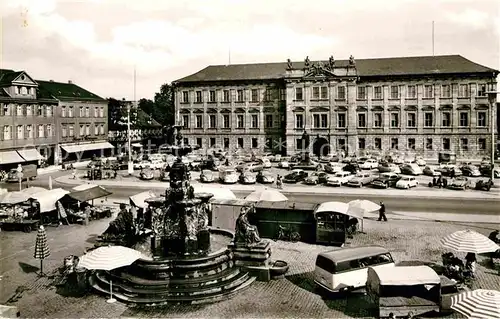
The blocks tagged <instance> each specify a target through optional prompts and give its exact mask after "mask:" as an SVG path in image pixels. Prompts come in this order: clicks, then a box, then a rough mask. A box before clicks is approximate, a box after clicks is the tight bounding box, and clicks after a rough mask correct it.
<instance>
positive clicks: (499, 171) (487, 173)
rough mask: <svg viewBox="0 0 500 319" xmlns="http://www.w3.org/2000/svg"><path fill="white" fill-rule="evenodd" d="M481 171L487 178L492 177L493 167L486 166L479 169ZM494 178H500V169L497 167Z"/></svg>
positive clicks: (494, 170)
mask: <svg viewBox="0 0 500 319" xmlns="http://www.w3.org/2000/svg"><path fill="white" fill-rule="evenodd" d="M479 170H480V171H481V175H482V176H486V177H491V166H490V165H487V166H486V165H485V166H483V167H482V168H480V169H479ZM493 177H494V178H500V169H499V168H497V167H495V168H494V169H493Z"/></svg>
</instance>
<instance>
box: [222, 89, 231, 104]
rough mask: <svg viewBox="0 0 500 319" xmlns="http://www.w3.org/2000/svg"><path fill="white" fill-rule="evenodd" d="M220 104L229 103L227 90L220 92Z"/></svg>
mask: <svg viewBox="0 0 500 319" xmlns="http://www.w3.org/2000/svg"><path fill="white" fill-rule="evenodd" d="M222 102H226V103H227V102H231V100H230V94H229V90H224V91H222Z"/></svg>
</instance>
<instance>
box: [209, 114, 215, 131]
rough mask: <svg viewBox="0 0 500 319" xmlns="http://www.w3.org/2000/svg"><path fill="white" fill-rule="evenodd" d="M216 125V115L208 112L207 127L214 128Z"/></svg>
mask: <svg viewBox="0 0 500 319" xmlns="http://www.w3.org/2000/svg"><path fill="white" fill-rule="evenodd" d="M216 126H217V121H216V117H215V115H213V114H210V115H209V116H208V127H209V128H215V127H216Z"/></svg>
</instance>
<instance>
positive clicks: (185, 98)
mask: <svg viewBox="0 0 500 319" xmlns="http://www.w3.org/2000/svg"><path fill="white" fill-rule="evenodd" d="M182 103H189V92H188V91H182Z"/></svg>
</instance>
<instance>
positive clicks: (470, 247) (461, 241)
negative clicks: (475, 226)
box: [441, 229, 500, 254]
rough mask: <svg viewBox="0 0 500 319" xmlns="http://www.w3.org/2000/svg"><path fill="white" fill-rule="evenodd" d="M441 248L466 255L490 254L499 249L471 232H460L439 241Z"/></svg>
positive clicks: (484, 237)
mask: <svg viewBox="0 0 500 319" xmlns="http://www.w3.org/2000/svg"><path fill="white" fill-rule="evenodd" d="M441 244H442V245H443V247H446V248H448V249H451V250H454V251H461V252H467V253H475V254H482V253H491V252H494V251H497V250H498V249H499V248H500V247H499V246H498V245H497V244H495V243H494V242H493V241H492V240H491V239H489V238H488V237H486V236H484V235H481V234H480V233H477V232H475V231H472V230H469V229H467V230H460V231H456V232H454V233H453V234H450V235H448V236H446V237H444V238H443V239H441Z"/></svg>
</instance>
